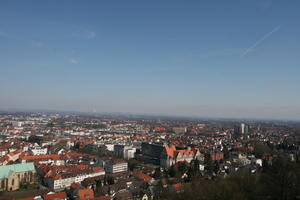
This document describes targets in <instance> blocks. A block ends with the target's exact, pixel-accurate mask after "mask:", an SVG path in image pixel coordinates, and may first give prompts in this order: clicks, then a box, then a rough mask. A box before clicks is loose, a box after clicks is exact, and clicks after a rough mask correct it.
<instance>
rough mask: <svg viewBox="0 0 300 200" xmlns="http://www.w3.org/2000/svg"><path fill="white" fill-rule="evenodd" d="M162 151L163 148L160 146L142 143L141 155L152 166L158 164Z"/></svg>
mask: <svg viewBox="0 0 300 200" xmlns="http://www.w3.org/2000/svg"><path fill="white" fill-rule="evenodd" d="M164 149H165V148H164V146H163V145H162V144H151V143H146V142H143V143H142V155H143V157H144V158H145V159H146V160H147V161H148V162H150V163H152V164H157V165H159V164H160V156H161V154H162V152H163V151H164Z"/></svg>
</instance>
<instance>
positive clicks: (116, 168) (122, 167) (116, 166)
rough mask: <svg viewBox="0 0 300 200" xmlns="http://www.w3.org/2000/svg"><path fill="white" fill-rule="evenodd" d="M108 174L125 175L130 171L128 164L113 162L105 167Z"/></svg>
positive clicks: (119, 161)
mask: <svg viewBox="0 0 300 200" xmlns="http://www.w3.org/2000/svg"><path fill="white" fill-rule="evenodd" d="M104 169H105V172H106V173H107V174H115V173H124V172H127V170H128V163H127V162H126V161H123V160H113V161H109V162H106V163H105V165H104Z"/></svg>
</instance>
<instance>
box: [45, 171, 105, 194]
mask: <svg viewBox="0 0 300 200" xmlns="http://www.w3.org/2000/svg"><path fill="white" fill-rule="evenodd" d="M104 175H105V171H104V170H103V169H102V168H101V167H95V168H92V169H90V168H87V169H82V170H80V169H75V168H74V170H70V168H66V169H65V170H63V171H62V173H55V172H54V170H53V171H52V170H49V171H48V172H47V173H46V174H45V176H44V183H45V184H46V185H47V186H48V187H50V188H52V189H54V190H55V191H60V190H63V189H65V188H69V187H70V186H71V185H72V183H81V182H82V181H83V180H84V179H86V178H92V177H96V176H104Z"/></svg>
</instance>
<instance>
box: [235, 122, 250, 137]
mask: <svg viewBox="0 0 300 200" xmlns="http://www.w3.org/2000/svg"><path fill="white" fill-rule="evenodd" d="M249 129H250V127H249V125H248V124H244V123H241V124H240V125H239V126H234V135H235V136H241V135H245V134H248V133H249Z"/></svg>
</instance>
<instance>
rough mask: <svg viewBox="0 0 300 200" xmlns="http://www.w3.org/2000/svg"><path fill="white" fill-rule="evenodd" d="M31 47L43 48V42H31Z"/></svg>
mask: <svg viewBox="0 0 300 200" xmlns="http://www.w3.org/2000/svg"><path fill="white" fill-rule="evenodd" d="M32 45H33V46H36V47H41V46H44V43H43V42H37V41H33V42H32Z"/></svg>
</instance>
